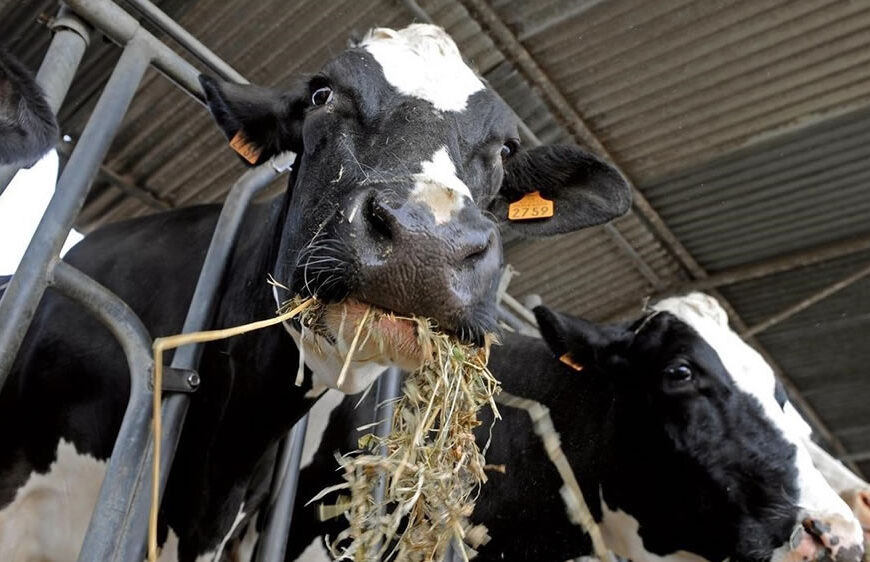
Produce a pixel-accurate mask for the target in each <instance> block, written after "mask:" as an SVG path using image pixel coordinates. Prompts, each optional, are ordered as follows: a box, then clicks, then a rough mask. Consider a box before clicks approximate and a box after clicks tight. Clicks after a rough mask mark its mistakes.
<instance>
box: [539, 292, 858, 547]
mask: <svg viewBox="0 0 870 562" xmlns="http://www.w3.org/2000/svg"><path fill="white" fill-rule="evenodd" d="M536 314H537V318H538V321H539V323H540V327H541V332H542V334H543V336H544V338H545V340H546V341H547V343H548V344H549V345H550V347H551V348H552V351H553V352H554V353H556V354H557V355H559V356H562V355H563V354H566V353H567V354H569V356H570V358H571V360H572V361H573V362H574V363H575V364H579V365H583V366H584V368H586V369H589V371H587V372H586V373H587V376H588V373H589V372H590V371H591V372H598V373H603V375H604V376H605V377H606V380H608V381H609V384H612V385H613V388H614V397H615V398H614V403H613V416H612V420H613V428H612V430H613V435H612V438H611V439H610V440H609V442H610V443H611V444H612V447H613V455H614V456H613V457H612V458H614V459H615V460H614V462H613V465H612V466H609V467H607V468H606V470H605V471H604V473H603V475H602V484H601V491H600V493H601V509H602V514H603V520H602V531H603V533H604V534H605V537H606V539H607V540H608V542H609V543H610V545H611V546H612V548H613V549H614V550H616V551H618V552H620V554H623V555H625V556H628V557H630V558H632V559H635V560H641V559H648V558H649V557H650V555H651V554H655V555H658V556H665V555H672V556H674V558H673V559H674V560H697V559H698V557H703V558H705V559H707V560H713V561H716V562H718V561H720V560H723V559H725V558H727V557H731V558H732V559H735V560H746V561H762V560H774V561H779V560H788V561H795V562H797V561H800V560H803V561H822V560H825V561H829V560H830V561H843V562H846V561H849V562H857V561H858V560H860V559H861V555H862V552H863V549H862V534H861V528H860V526H859V525H858V523H857V521H856V520H855V518H854V517H853V516H852V514H851V513H850V511H849V509H848V507H847V506H846V504H845V503H844V502H843V501H842V500H841V499H840V498H839V497H838V496H837V494H836V493H835V492H834V490H832V489H831V487H830V486H829V485H828V484H827V483H826V482H825V481H824V479H823V478H822V476H821V474H820V473H819V472H818V471H817V470H816V469H815V468H814V467H813V464H812V461H811V460H810V457H809V455H808V453H807V450H806V449H805V447H804V446H803V444H802V436H801V435H800V433H799V431H800V430H796V428H795V424H794V423H793V421H791V420H789V419H788V417H787V416H786V414H785V412H784V406H785V405H786V401H785V400H786V398H785V396H784V394H782V393H778V392H777V391H776V380H775V377H774V374H773V371H772V370H771V368H770V366H769V365H768V364H767V363H766V362H765V361H764V359H763V358H762V357H761V356H760V355H759V354H758V353H757V352H756V351H755V350H753V349H752V348H751V347H749V346H748V345H747V344H745V343H744V342H743V341H742V340H741V339H740V338H739V337H738V336H737V334H736V333H734V332H733V331H732V330H731V329H730V328H729V327H728V318H727V315H726V314H725V312H724V311H723V309H722V308H721V307H720V306H719V303H718V302H716V300H715V299H713V298H712V297H709V296H707V295H703V294H700V293H695V294H691V295H688V296H686V297H679V298H670V299H666V300H663V301H661V302H659V303H658V304H657V305H656V306H655V307H654V311H653V312H652V313H651V314H648V315H646V316H644V317H643V318H641V319H639V320H637V321H635V322H633V323H630V324H627V325H620V326H600V325H595V324H591V323H589V322H586V321H583V320H580V319H576V318H570V317H567V316H563V315H560V314H557V313H554V312H551V311H549V310H547V309H546V308H543V307H539V308H538V309H537V310H536ZM564 370H565V376H566V380H570V377H574V378H576V377H583V376H584V372H583V371H581V372H579V373H578V372H575V371H574V370H572V369H571V368H569V367H567V366H566V367H565V369H564ZM563 439H564V441H565V442H566V443H567V444H568V447H569V450H570V443H571V436H570V435H565V434H563ZM568 455H569V457H570V456H571V454H570V452H569V453H568ZM609 458H610V457H609ZM597 500H598V498H595V499H594V500H593V501H596V503H597ZM667 559H668V560H671V558H667Z"/></svg>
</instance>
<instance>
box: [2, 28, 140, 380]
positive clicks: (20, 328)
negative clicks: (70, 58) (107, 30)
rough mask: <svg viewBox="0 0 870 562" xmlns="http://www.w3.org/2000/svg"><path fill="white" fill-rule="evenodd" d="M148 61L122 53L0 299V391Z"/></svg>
mask: <svg viewBox="0 0 870 562" xmlns="http://www.w3.org/2000/svg"><path fill="white" fill-rule="evenodd" d="M149 61H150V56H149V54H148V51H147V49H146V48H145V47H144V46H143V45H141V44H139V43H137V42H135V41H133V42H131V43H130V44H129V45H128V46H127V47H126V48H125V49H124V52H123V53H122V55H121V58H120V59H119V60H118V64H117V66H115V70H114V71H112V76H111V77H110V78H109V82H108V83H107V84H106V88H105V89H104V90H103V93H102V94H101V95H100V99H99V101H97V105H96V107H95V108H94V113H93V115H92V117H91V118H90V120H88V124H87V125H86V126H85V130H84V132H83V133H82V137H81V141H80V142H79V144H78V145H77V146H76V148H75V150H74V151H73V153H72V156H71V157H70V161H69V164H68V165H67V166H66V168H64V171H63V174H62V175H61V177H60V181H59V182H58V185H57V189H55V192H54V196H53V197H52V198H51V202H50V203H49V204H48V208H47V209H46V210H45V214H43V216H42V220H40V222H39V226H38V227H37V228H36V232H35V233H34V235H33V239H32V240H31V241H30V245H29V246H28V247H27V251H26V252H25V253H24V257H23V259H22V260H21V264H20V265H19V266H18V271H16V273H15V276H14V277H13V278H12V281H11V282H10V283H9V288H8V289H7V290H6V292H5V293H4V294H3V297H2V299H0V388H2V386H3V384H4V383H5V382H6V377H7V376H8V374H9V371H10V369H11V368H12V362H13V360H14V359H15V355H16V354H17V353H18V348H19V347H20V345H21V342H22V340H23V339H24V334H25V333H27V329H28V328H29V327H30V322H31V320H32V319H33V315H34V313H35V312H36V307H37V306H38V305H39V301H40V300H41V299H42V294H43V292H44V291H45V287H46V285H47V284H48V277H49V273H50V270H51V268H52V266H53V265H54V263H55V260H57V257H58V255H59V253H60V249H61V247H62V246H63V243H64V240H66V237H67V235H68V234H69V231H70V229H71V228H72V225H73V221H74V220H75V217H76V215H78V213H79V211H80V210H81V208H82V205H84V202H85V198H86V197H87V194H88V191H89V189H90V186H91V183H92V182H93V179H94V177H95V176H96V174H97V170H98V169H99V166H100V163H101V162H102V160H103V158H105V156H106V153H107V152H108V150H109V145H110V144H111V142H112V139H113V138H114V137H115V134H116V133H117V131H118V128H119V127H120V126H121V120H122V119H123V117H124V113H125V112H126V110H127V107H128V106H129V104H130V101H131V100H132V99H133V95H134V94H135V93H136V88H137V87H138V86H139V81H140V80H141V79H142V75H143V74H144V73H145V69H146V68H148V64H149Z"/></svg>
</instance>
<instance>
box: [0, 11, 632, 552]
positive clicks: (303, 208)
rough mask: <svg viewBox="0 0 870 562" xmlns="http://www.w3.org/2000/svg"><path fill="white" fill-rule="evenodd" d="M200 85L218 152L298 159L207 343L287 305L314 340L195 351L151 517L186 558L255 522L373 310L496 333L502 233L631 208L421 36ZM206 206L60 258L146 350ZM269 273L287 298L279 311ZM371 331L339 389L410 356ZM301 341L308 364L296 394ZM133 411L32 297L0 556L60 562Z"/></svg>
mask: <svg viewBox="0 0 870 562" xmlns="http://www.w3.org/2000/svg"><path fill="white" fill-rule="evenodd" d="M202 84H203V87H204V89H205V92H206V94H207V98H208V102H209V105H210V108H211V111H212V113H213V115H214V117H215V119H216V121H217V122H218V124H219V125H220V126H221V127H222V129H223V131H224V132H225V133H226V135H227V137H228V138H235V139H236V141H237V142H238V141H241V144H243V145H244V146H245V151H246V152H247V153H248V154H249V155H251V154H257V155H258V156H257V158H256V161H257V162H263V161H265V160H267V159H268V158H270V157H272V156H273V155H275V154H277V153H279V152H282V151H288V150H291V151H294V152H296V153H297V154H298V157H297V160H296V162H295V165H294V170H293V174H292V176H291V178H290V181H289V185H288V189H287V192H286V193H285V194H284V195H283V196H281V197H278V198H277V199H275V200H273V201H271V202H269V203H267V204H263V205H258V206H254V207H252V208H251V209H250V210H249V211H248V212H247V214H246V216H245V222H244V224H243V227H242V234H241V237H240V240H239V242H238V244H237V246H236V248H235V250H234V253H233V256H232V258H231V262H230V265H229V271H230V273H229V276H228V279H227V281H226V284H225V287H224V289H223V292H222V295H221V297H220V302H219V304H218V310H217V314H216V321H215V326H216V327H223V326H231V325H237V324H241V323H245V322H250V321H252V320H255V319H261V318H267V317H270V316H273V315H274V313H275V308H276V301H281V300H284V299H286V298H288V297H289V296H291V295H292V294H296V293H298V294H302V295H316V296H317V297H318V298H319V299H321V300H322V301H323V302H324V303H325V304H326V308H325V311H324V313H323V314H322V315H321V316H320V318H319V320H318V321H317V322H316V323H315V324H313V325H312V326H306V327H304V328H303V327H301V326H299V325H298V324H294V325H288V326H286V331H285V329H284V328H283V327H280V326H279V327H275V328H273V329H268V330H264V331H260V332H255V333H251V334H248V335H244V336H239V337H237V338H235V339H232V340H229V341H226V342H220V343H216V344H212V345H207V346H206V347H205V351H204V353H203V356H202V362H201V366H200V372H201V373H202V381H203V382H202V385H201V386H200V388H199V390H198V392H196V394H195V395H193V400H192V404H191V407H190V410H189V413H188V414H187V421H186V425H185V429H184V432H183V434H182V436H181V441H180V446H179V450H178V453H177V457H176V462H175V465H174V466H173V469H172V472H171V474H170V476H169V483H168V485H167V490H166V494H165V499H164V501H163V505H162V518H161V536H162V537H166V536H167V533H168V531H167V525H168V526H169V527H170V528H171V531H172V534H171V535H169V537H170V538H171V539H172V541H176V540H177V545H178V546H177V556H178V559H180V560H184V561H191V560H195V559H196V558H197V557H198V556H201V555H203V554H204V553H209V552H210V553H212V554H211V555H210V556H211V557H217V558H219V557H220V553H219V551H220V550H221V548H222V544H223V542H222V539H223V537H224V536H225V535H226V534H227V533H228V532H229V531H230V529H231V527H233V526H234V525H235V524H237V523H238V522H239V521H242V520H244V519H245V518H246V517H249V516H250V515H251V513H252V512H254V511H256V509H257V507H258V506H257V505H256V504H255V503H256V502H253V503H252V502H250V498H249V497H248V496H247V490H248V487H249V483H250V481H251V480H252V479H255V478H254V477H253V475H254V474H255V472H256V470H257V468H258V467H262V466H263V464H264V462H263V461H264V455H265V454H267V453H268V452H269V451H270V450H271V449H272V446H273V445H274V443H275V442H276V441H277V440H278V439H279V438H280V437H281V436H282V435H284V434H285V433H286V432H287V430H288V429H289V428H290V427H291V426H292V424H293V423H294V422H296V421H297V419H298V418H299V417H300V416H301V415H302V414H303V413H304V412H305V411H306V410H307V409H308V408H310V407H311V405H312V403H313V402H314V401H315V399H316V397H317V396H319V395H320V394H321V393H322V392H323V390H325V389H326V388H328V387H335V386H337V374H338V371H339V368H338V367H339V365H340V364H341V362H342V361H343V360H344V357H345V354H346V353H347V347H348V344H347V342H348V341H350V339H351V337H350V336H351V334H352V333H353V332H354V329H355V327H356V325H357V324H358V323H359V322H360V320H361V316H362V315H363V314H364V312H363V311H364V309H365V308H366V306H369V305H371V306H376V307H380V308H382V309H386V310H389V311H394V312H396V313H399V314H400V315H409V314H417V315H422V316H427V317H430V318H432V319H434V321H436V322H437V323H438V325H439V326H440V327H441V328H442V329H444V330H446V331H449V332H453V333H455V334H456V335H458V336H459V337H461V338H463V339H465V340H467V341H480V340H481V338H482V335H483V334H484V333H485V332H488V331H491V330H493V329H495V327H496V323H495V317H496V314H495V310H496V309H495V293H496V286H497V282H498V274H499V268H500V266H501V262H502V248H501V239H500V236H499V227H502V228H505V229H510V230H514V231H516V232H518V233H519V234H520V235H530V236H547V235H552V234H557V233H562V232H568V231H572V230H576V229H579V228H582V227H586V226H590V225H594V224H599V223H603V222H606V221H607V220H609V219H611V218H613V217H615V216H617V215H620V214H622V213H624V212H626V211H627V210H628V208H629V205H630V190H629V188H628V187H627V185H626V183H625V181H624V180H623V178H622V177H621V176H620V175H619V174H618V173H617V172H616V171H615V170H614V169H612V168H610V167H609V166H607V165H606V164H604V163H602V162H601V161H599V160H596V159H595V158H594V157H592V156H591V155H589V154H588V153H586V152H584V151H582V150H580V149H579V148H576V147H570V146H550V147H540V148H535V149H532V150H528V151H521V150H519V146H518V141H517V129H516V121H515V118H514V117H513V115H512V113H511V112H510V111H509V109H508V108H507V107H506V106H505V105H504V104H503V102H501V101H500V100H499V99H498V98H497V97H496V96H495V95H494V93H493V92H492V91H491V90H489V89H488V88H487V87H486V85H485V84H484V83H483V82H482V81H481V80H480V79H479V78H478V77H477V76H476V75H475V74H474V72H473V71H472V70H471V69H470V68H469V67H468V66H466V64H465V63H464V62H463V60H462V58H461V56H460V54H459V51H458V49H457V47H456V45H455V44H454V43H453V41H452V40H451V39H450V37H449V36H447V35H446V34H445V33H444V31H443V30H441V29H440V28H437V27H434V26H428V25H412V26H410V27H408V28H405V29H403V30H400V31H394V30H391V29H375V30H373V31H371V32H370V33H369V34H368V35H367V36H366V37H365V38H364V39H363V40H362V41H361V42H360V43H359V44H358V45H356V46H355V47H353V48H350V49H348V50H347V51H345V52H343V53H341V54H339V55H338V56H337V57H335V58H334V59H332V60H331V61H330V62H329V63H327V64H326V65H325V66H324V67H323V68H322V69H321V70H320V72H318V73H316V74H314V75H313V76H309V77H305V78H300V79H299V80H297V81H296V83H295V84H294V85H293V86H292V87H291V88H290V89H289V90H272V89H267V88H261V87H256V86H240V85H233V84H228V83H222V82H218V81H216V80H213V79H210V78H205V77H203V78H202ZM535 190H539V191H540V192H541V194H542V195H543V196H544V197H547V198H548V199H552V200H554V202H555V216H554V217H553V218H550V219H546V220H541V221H537V222H536V221H531V222H522V223H508V222H507V220H506V218H507V205H508V203H509V202H511V201H514V200H517V199H519V198H520V197H522V196H523V195H524V194H525V193H527V192H530V191H535ZM219 211H220V208H219V207H217V206H200V207H191V208H185V209H180V210H177V211H173V212H168V213H165V214H158V215H153V216H150V217H146V218H138V219H134V220H130V221H127V222H123V223H119V224H114V225H111V226H108V227H106V228H102V229H100V230H98V231H95V232H94V233H92V234H90V235H89V236H88V237H87V238H86V239H85V240H84V241H83V242H81V243H80V244H79V245H77V246H76V247H75V248H73V249H72V250H71V251H70V252H69V254H67V257H66V258H65V259H66V261H68V262H69V263H71V264H72V265H74V266H75V267H77V268H79V269H81V270H82V271H84V272H86V273H87V274H89V275H91V276H93V277H94V278H95V279H97V280H98V281H100V282H101V283H102V284H103V285H105V286H106V287H108V288H109V289H111V290H112V291H114V292H115V293H117V294H118V295H119V296H120V297H121V298H123V299H124V300H125V301H126V302H127V303H129V304H130V306H131V307H132V308H133V309H134V310H135V312H136V313H137V314H138V315H139V316H140V317H141V318H142V320H143V322H144V323H145V325H146V326H147V327H148V329H149V331H150V332H151V334H152V335H154V336H161V335H166V334H172V333H177V332H178V331H179V330H180V329H181V326H182V320H183V318H184V315H185V311H186V309H187V305H188V302H189V301H190V298H191V295H192V292H193V288H194V285H195V283H196V279H197V276H198V274H199V269H200V266H201V264H202V261H203V258H204V254H205V251H206V248H207V246H208V243H209V239H210V237H211V234H212V231H213V229H214V226H215V222H216V220H217V217H218V213H219ZM270 274H271V275H273V276H274V277H275V278H276V279H277V280H278V281H279V282H281V283H283V284H284V285H286V286H287V287H290V288H291V290H290V291H289V292H286V291H283V290H280V291H278V293H277V294H273V290H272V288H271V287H270V286H269V285H268V284H267V283H266V281H267V277H268V276H269V275H270ZM376 329H377V330H378V331H379V332H380V336H381V337H380V338H379V339H381V340H382V342H383V344H384V345H383V346H374V345H366V346H363V348H362V349H359V350H358V352H357V355H356V356H355V357H356V359H354V361H353V362H352V366H351V372H350V373H349V374H348V376H347V378H346V380H345V381H344V384H343V385H341V388H340V390H342V391H344V392H358V391H360V390H362V389H363V388H365V387H366V386H367V385H369V384H370V383H371V382H372V381H373V380H374V379H375V378H376V376H377V374H378V373H380V372H381V371H382V370H383V368H384V366H387V365H398V366H402V367H405V368H409V367H413V366H414V365H415V364H416V363H417V362H418V361H419V359H420V357H419V355H420V350H419V348H418V346H417V344H416V336H415V333H414V328H413V324H411V323H410V322H408V321H406V320H400V319H396V320H389V319H388V318H386V317H385V318H384V319H382V320H380V322H379V324H378V325H377V326H376ZM287 332H290V335H288V333H287ZM291 336H292V338H291ZM294 340H295V344H294ZM296 344H298V345H300V346H301V348H302V352H303V355H304V359H305V361H304V362H305V364H306V366H307V367H308V368H305V369H303V370H301V372H302V373H303V376H302V381H301V386H297V385H295V384H294V380H295V379H296V376H297V372H300V369H299V362H300V351H299V350H298V349H297V345H296ZM128 394H129V381H128V376H127V369H126V366H125V361H124V358H123V356H122V354H121V352H120V348H119V347H118V345H117V343H116V342H115V341H114V340H113V339H112V337H111V336H110V334H109V332H108V331H106V330H105V329H104V328H103V327H102V326H101V325H100V324H99V323H98V322H97V321H95V320H94V319H93V318H90V317H89V316H88V315H86V314H84V313H83V312H82V311H81V309H79V308H77V307H76V306H75V305H74V304H73V303H71V302H70V301H68V300H66V299H65V298H63V297H61V296H58V295H56V294H52V293H49V294H46V296H45V298H44V299H43V302H42V304H41V307H40V309H39V311H38V312H37V316H36V318H35V320H34V323H33V326H32V327H31V329H30V331H29V334H28V337H27V339H26V340H25V343H24V344H23V346H22V348H21V351H20V353H19V354H18V357H17V359H16V363H15V365H14V367H13V371H12V374H11V377H10V379H9V381H8V383H7V384H6V387H5V388H4V389H3V391H2V394H0V428H2V430H0V506H2V508H0V560H14V559H22V558H23V559H28V560H30V559H39V560H68V559H71V558H74V557H75V554H74V553H75V552H76V550H77V549H78V547H79V545H80V544H81V540H82V535H83V532H84V529H85V526H86V525H87V521H88V514H89V513H90V510H91V508H92V506H93V502H94V498H95V493H96V489H97V486H98V484H99V482H100V479H101V478H102V475H103V470H104V461H105V460H106V458H107V457H108V456H109V454H110V452H111V449H112V445H113V442H114V439H115V436H116V434H117V431H118V428H119V424H120V422H121V418H122V415H123V412H124V407H125V404H126V400H127V396H128ZM161 541H162V538H161ZM171 544H173V545H174V544H176V543H175V542H173V543H171ZM166 550H171V551H172V552H167V551H164V554H165V555H167V556H170V557H174V556H175V554H176V552H174V551H175V550H176V549H175V548H174V547H173V548H171V549H166ZM216 551H218V552H217V553H215V552H216Z"/></svg>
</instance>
